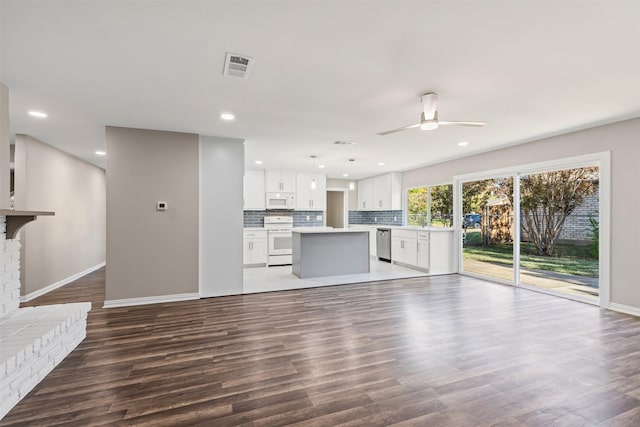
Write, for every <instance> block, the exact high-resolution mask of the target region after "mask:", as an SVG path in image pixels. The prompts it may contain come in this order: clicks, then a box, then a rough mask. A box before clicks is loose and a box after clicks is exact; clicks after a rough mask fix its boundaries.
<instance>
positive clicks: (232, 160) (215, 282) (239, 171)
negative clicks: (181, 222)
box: [199, 136, 244, 297]
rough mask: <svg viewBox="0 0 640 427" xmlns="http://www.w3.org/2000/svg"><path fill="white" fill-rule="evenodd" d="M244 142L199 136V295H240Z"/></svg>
mask: <svg viewBox="0 0 640 427" xmlns="http://www.w3.org/2000/svg"><path fill="white" fill-rule="evenodd" d="M243 142H244V140H242V139H233V138H218V137H213V136H201V137H200V190H199V191H200V252H199V256H200V278H199V281H200V296H203V297H211V296H219V295H233V294H241V293H242V244H243V240H242V227H243V218H244V216H243V213H242V208H243V204H244V200H243V191H244V190H243V185H242V182H243V181H242V177H243V175H244V144H243Z"/></svg>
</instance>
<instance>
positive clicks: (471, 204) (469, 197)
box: [462, 177, 514, 282]
mask: <svg viewBox="0 0 640 427" xmlns="http://www.w3.org/2000/svg"><path fill="white" fill-rule="evenodd" d="M462 212H463V215H462V248H463V249H462V266H463V269H464V271H467V272H471V273H475V274H481V275H484V276H489V277H492V278H495V279H499V280H501V281H507V282H513V274H514V273H513V238H514V218H513V177H501V178H491V179H484V180H478V181H469V182H464V183H463V184H462Z"/></svg>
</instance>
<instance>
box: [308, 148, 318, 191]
mask: <svg viewBox="0 0 640 427" xmlns="http://www.w3.org/2000/svg"><path fill="white" fill-rule="evenodd" d="M309 157H311V159H313V169H311V189H312V190H315V189H316V188H317V187H318V184H316V157H318V156H316V155H315V154H312V155H311V156H309Z"/></svg>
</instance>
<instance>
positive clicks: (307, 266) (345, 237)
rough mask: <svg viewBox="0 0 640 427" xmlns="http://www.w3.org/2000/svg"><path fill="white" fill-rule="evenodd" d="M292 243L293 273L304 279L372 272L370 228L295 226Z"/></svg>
mask: <svg viewBox="0 0 640 427" xmlns="http://www.w3.org/2000/svg"><path fill="white" fill-rule="evenodd" d="M292 243H293V262H292V273H293V274H294V275H296V276H297V277H299V278H301V279H305V278H309V277H322V276H339V275H344V274H359V273H369V271H370V265H369V232H368V231H365V230H353V229H344V228H337V229H333V228H318V229H312V228H306V229H301V230H296V229H294V230H293V242H292Z"/></svg>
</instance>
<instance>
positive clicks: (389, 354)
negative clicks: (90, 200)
mask: <svg viewBox="0 0 640 427" xmlns="http://www.w3.org/2000/svg"><path fill="white" fill-rule="evenodd" d="M73 301H91V302H92V303H93V309H92V311H91V312H90V313H89V318H88V336H87V338H86V339H85V340H84V341H83V342H82V343H81V344H80V345H79V346H78V348H77V349H76V350H75V351H73V353H71V354H70V355H69V356H68V357H67V358H66V359H65V360H64V361H63V362H62V363H61V364H60V365H59V366H58V367H56V368H55V369H54V370H53V372H52V373H50V374H49V376H48V377H47V378H45V380H44V381H43V382H41V383H40V384H39V385H38V386H37V387H36V388H35V389H34V390H33V391H32V392H31V393H30V394H29V395H28V396H27V397H26V398H25V399H24V400H23V401H22V402H20V403H19V404H18V405H17V406H16V407H15V408H14V409H13V410H12V411H11V412H10V413H9V414H8V415H7V416H6V417H5V418H4V419H3V420H2V421H0V425H2V426H9V425H25V426H26V425H28V426H36V425H42V426H54V425H66V426H98V425H110V426H119V425H150V426H157V425H167V426H181V425H203V426H235V425H247V426H279V425H299V426H305V427H306V426H336V425H349V426H367V427H369V426H385V425H398V426H490V425H496V426H498V425H500V426H518V425H527V426H584V425H603V426H638V425H640V319H638V318H636V317H633V316H629V315H625V314H621V313H616V312H613V311H607V310H600V309H598V308H597V307H594V306H590V305H586V304H581V303H577V302H573V301H568V300H563V299H559V298H554V297H551V296H547V295H544V294H539V293H535V292H531V291H527V290H518V289H513V288H511V287H508V286H503V285H497V284H492V283H488V282H483V281H481V280H477V279H473V278H468V277H461V276H457V275H453V276H441V277H434V278H417V279H407V280H396V281H391V282H377V283H366V284H357V285H343V286H334V287H326V288H316V289H306V290H299V291H283V292H274V293H265V294H253V295H244V296H233V297H222V298H210V299H203V300H198V301H187V302H179V303H171V304H156V305H148V306H138V307H129V308H112V309H107V310H105V309H103V308H102V304H103V301H104V270H100V271H97V272H95V273H92V274H90V275H88V276H86V277H84V278H82V279H80V280H78V281H76V282H74V283H72V284H69V285H67V286H65V287H63V288H61V289H58V290H56V291H54V292H51V293H50V294H48V295H45V296H43V297H40V298H38V299H36V300H34V301H32V303H31V304H33V305H42V304H51V303H62V302H73Z"/></svg>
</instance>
